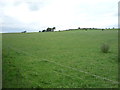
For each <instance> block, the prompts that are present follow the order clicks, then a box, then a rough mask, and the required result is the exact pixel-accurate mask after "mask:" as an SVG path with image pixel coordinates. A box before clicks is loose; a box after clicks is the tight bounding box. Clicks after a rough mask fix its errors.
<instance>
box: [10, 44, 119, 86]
mask: <svg viewBox="0 0 120 90" xmlns="http://www.w3.org/2000/svg"><path fill="white" fill-rule="evenodd" d="M8 47H9V48H10V49H12V50H14V51H15V52H18V53H23V54H25V55H27V56H30V57H34V58H36V59H38V60H39V61H47V62H50V63H53V64H55V65H58V66H61V67H65V68H68V69H71V70H74V71H77V72H82V73H85V74H87V75H90V76H93V77H95V78H97V79H102V80H105V81H108V82H111V83H112V84H120V82H118V81H114V80H111V79H108V78H106V77H102V76H99V75H95V74H92V73H89V72H86V71H83V70H78V69H76V68H73V67H69V66H65V65H62V64H59V63H57V62H54V61H53V60H48V59H44V58H38V57H36V56H34V55H32V54H30V53H28V52H25V51H22V50H18V49H16V48H13V47H10V46H8ZM40 59H41V60H40ZM71 77H73V76H71Z"/></svg>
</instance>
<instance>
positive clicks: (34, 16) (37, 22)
mask: <svg viewBox="0 0 120 90" xmlns="http://www.w3.org/2000/svg"><path fill="white" fill-rule="evenodd" d="M118 1H119V0H0V27H2V28H3V32H12V30H11V29H9V28H24V29H25V30H27V31H33V32H34V31H39V30H43V29H46V28H47V27H56V30H65V29H72V28H78V27H81V28H82V27H83V28H84V27H88V28H89V27H91V28H92V27H96V28H108V27H117V26H118ZM4 28H7V29H4ZM14 31H18V32H21V30H19V29H16V30H14Z"/></svg>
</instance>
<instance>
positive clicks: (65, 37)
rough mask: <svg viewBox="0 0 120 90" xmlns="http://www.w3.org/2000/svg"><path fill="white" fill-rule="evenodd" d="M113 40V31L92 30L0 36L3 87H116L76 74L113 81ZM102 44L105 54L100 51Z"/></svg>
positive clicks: (114, 33) (114, 67)
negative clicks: (105, 49) (108, 48)
mask: <svg viewBox="0 0 120 90" xmlns="http://www.w3.org/2000/svg"><path fill="white" fill-rule="evenodd" d="M117 38H118V35H117V31H94V30H93V31H87V32H85V31H67V32H45V33H25V34H3V87H45V88H46V87H52V88H54V87H64V88H67V87H69V88H74V87H82V88H85V87H103V88H106V87H117V85H116V84H112V82H110V81H105V80H102V79H100V78H95V77H93V76H91V75H89V74H86V73H84V72H79V71H81V70H82V71H86V72H89V73H92V74H96V75H99V76H102V77H106V78H108V79H111V80H114V81H117V75H118V72H117V69H118V66H117V57H118V52H117V50H118V46H117V43H118V42H117ZM104 42H106V43H108V44H109V45H110V47H111V50H110V53H108V54H104V53H101V52H100V46H101V44H102V43H104ZM44 59H47V60H50V61H54V62H56V63H57V64H56V63H53V62H49V61H41V60H44ZM59 64H60V65H59ZM65 66H69V67H73V68H75V69H77V70H73V69H70V68H67V67H65Z"/></svg>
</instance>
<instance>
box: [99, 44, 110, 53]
mask: <svg viewBox="0 0 120 90" xmlns="http://www.w3.org/2000/svg"><path fill="white" fill-rule="evenodd" d="M109 49H110V47H109V45H108V44H105V43H104V44H102V46H101V51H102V52H103V53H108V52H109Z"/></svg>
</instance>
